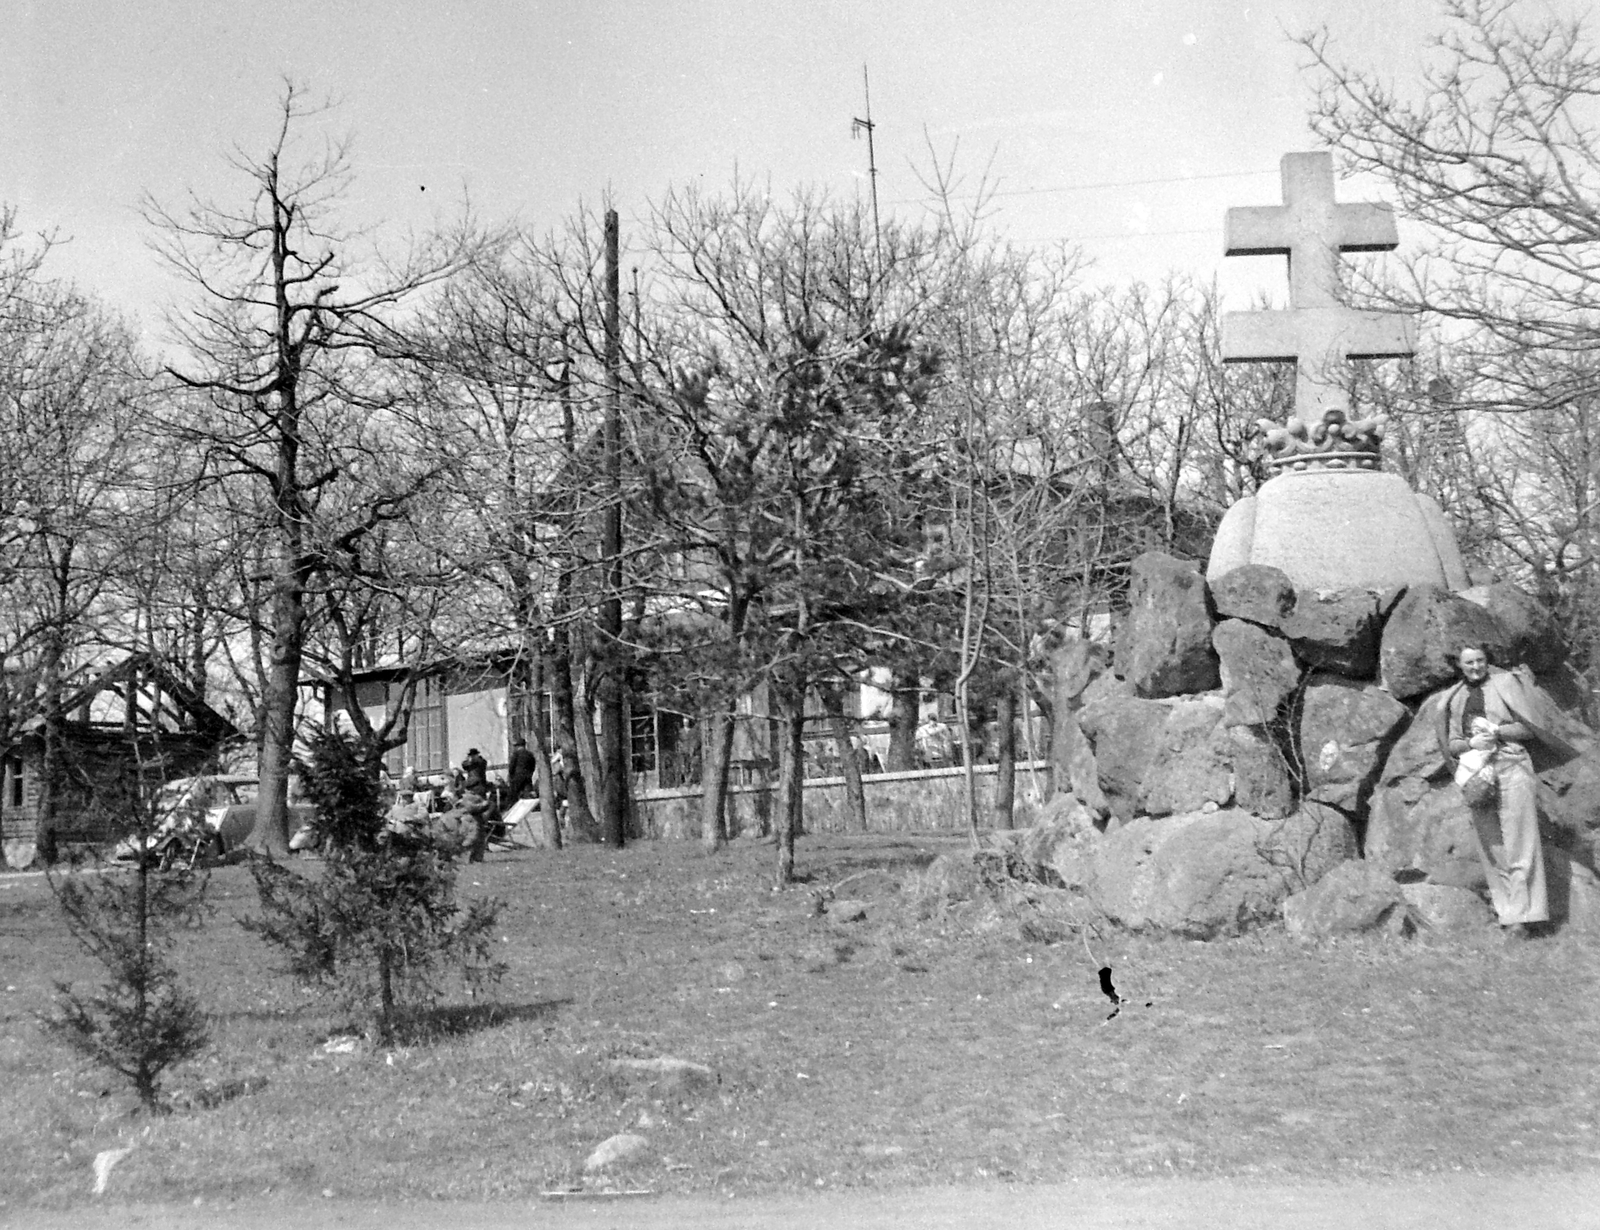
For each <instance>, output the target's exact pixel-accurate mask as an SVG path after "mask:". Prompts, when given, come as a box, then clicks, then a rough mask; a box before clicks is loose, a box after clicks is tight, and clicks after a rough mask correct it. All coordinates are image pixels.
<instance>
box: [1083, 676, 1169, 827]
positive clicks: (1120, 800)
mask: <svg viewBox="0 0 1600 1230" xmlns="http://www.w3.org/2000/svg"><path fill="white" fill-rule="evenodd" d="M1171 708H1172V702H1171V701H1159V700H1141V699H1139V698H1138V697H1133V696H1123V697H1118V696H1111V697H1108V698H1107V699H1105V700H1103V701H1096V702H1094V703H1091V704H1088V705H1085V706H1084V708H1083V709H1082V711H1081V712H1080V713H1079V714H1078V725H1079V726H1080V727H1082V729H1083V733H1084V735H1085V736H1086V737H1087V738H1088V740H1089V745H1090V749H1091V750H1092V751H1093V753H1094V768H1095V779H1096V785H1097V787H1098V789H1099V790H1100V791H1101V793H1102V795H1103V797H1104V798H1105V801H1106V806H1107V808H1108V809H1109V810H1110V811H1111V813H1112V814H1113V815H1115V816H1116V817H1117V818H1118V819H1121V820H1128V819H1131V818H1132V817H1133V816H1134V815H1135V814H1136V813H1137V811H1138V807H1139V787H1140V784H1141V783H1142V782H1143V781H1144V775H1145V771H1146V770H1147V769H1149V767H1150V764H1151V762H1152V761H1154V760H1155V758H1156V754H1157V753H1158V752H1159V751H1160V750H1161V746H1162V732H1163V730H1164V728H1165V726H1166V722H1167V714H1168V712H1169V711H1170V710H1171Z"/></svg>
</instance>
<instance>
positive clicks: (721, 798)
mask: <svg viewBox="0 0 1600 1230" xmlns="http://www.w3.org/2000/svg"><path fill="white" fill-rule="evenodd" d="M702 721H703V723H704V725H703V728H702V734H701V738H702V739H703V740H704V742H703V743H702V745H701V754H700V766H701V767H700V844H701V846H703V847H704V848H705V849H706V850H707V851H708V852H709V851H712V850H718V849H720V848H721V847H722V846H723V844H724V843H725V842H726V841H727V840H728V823H727V815H728V759H729V757H730V756H732V755H733V715H732V714H731V713H729V712H728V711H727V710H726V709H724V708H723V707H722V706H721V705H715V706H712V707H709V708H707V710H706V712H705V717H704V718H703V719H702Z"/></svg>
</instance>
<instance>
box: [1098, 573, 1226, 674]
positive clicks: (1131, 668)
mask: <svg viewBox="0 0 1600 1230" xmlns="http://www.w3.org/2000/svg"><path fill="white" fill-rule="evenodd" d="M1128 601H1129V610H1128V614H1127V617H1126V618H1125V619H1124V620H1123V621H1122V626H1121V628H1120V629H1119V630H1118V633H1117V640H1116V656H1115V660H1114V662H1115V667H1116V672H1117V674H1119V675H1121V676H1122V677H1123V678H1124V679H1126V680H1128V681H1129V682H1130V683H1132V684H1133V686H1134V690H1135V691H1136V692H1137V693H1138V694H1139V695H1140V696H1145V697H1152V698H1159V697H1164V696H1181V695H1184V694H1186V693H1190V692H1204V691H1208V690H1209V689H1211V688H1214V687H1216V686H1217V684H1218V682H1219V680H1218V676H1217V660H1216V657H1215V656H1214V655H1213V654H1212V652H1211V615H1210V612H1209V610H1208V609H1207V606H1206V587H1205V581H1204V580H1203V579H1202V578H1201V575H1200V568H1199V565H1197V564H1193V563H1190V562H1189V561H1187V560H1180V559H1176V558H1174V557H1173V556H1170V555H1165V554H1163V553H1161V552H1159V551H1147V552H1145V554H1143V555H1141V556H1139V558H1138V559H1136V560H1134V561H1133V582H1132V585H1131V587H1130V589H1129V593H1128Z"/></svg>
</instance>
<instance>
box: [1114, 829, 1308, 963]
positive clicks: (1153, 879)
mask: <svg viewBox="0 0 1600 1230" xmlns="http://www.w3.org/2000/svg"><path fill="white" fill-rule="evenodd" d="M1280 827H1281V826H1278V825H1275V824H1274V823H1273V822H1271V821H1267V820H1262V819H1259V818H1258V817H1256V816H1252V815H1251V814H1249V813H1248V812H1244V811H1239V810H1237V809H1234V808H1228V809H1225V810H1221V811H1215V812H1190V813H1187V814H1185V815H1181V816H1171V817H1168V818H1166V819H1162V820H1150V819H1140V820H1134V821H1133V822H1132V823H1130V824H1126V825H1124V826H1123V827H1122V828H1120V829H1118V830H1117V831H1116V832H1114V833H1110V834H1107V835H1106V836H1104V837H1101V838H1100V840H1099V848H1098V853H1097V857H1096V859H1095V876H1094V887H1093V897H1094V900H1095V903H1096V904H1097V905H1098V906H1099V908H1100V909H1101V910H1102V911H1103V912H1104V913H1105V914H1106V916H1107V917H1108V918H1110V919H1111V920H1112V921H1113V922H1115V923H1117V924H1119V925H1121V926H1123V927H1127V928H1129V929H1130V930H1135V931H1146V930H1148V931H1165V932H1171V933H1174V934H1178V935H1186V936H1190V937H1192V938H1195V939H1211V938H1213V937H1214V936H1219V935H1237V934H1238V933H1239V932H1241V931H1243V930H1245V929H1246V928H1248V927H1251V926H1253V925H1255V924H1257V923H1261V922H1265V921H1267V920H1268V919H1271V918H1274V917H1276V916H1277V913H1278V907H1279V904H1280V903H1281V902H1282V901H1283V898H1284V897H1285V896H1286V895H1287V894H1288V892H1289V891H1290V889H1291V888H1292V887H1293V885H1294V881H1293V878H1292V876H1291V875H1290V873H1289V871H1288V870H1287V868H1286V867H1285V866H1284V862H1285V860H1284V857H1283V854H1282V851H1281V848H1280V847H1279V846H1278V845H1277V844H1276V843H1277V842H1278V841H1279V833H1278V831H1277V830H1278V829H1279V828H1280Z"/></svg>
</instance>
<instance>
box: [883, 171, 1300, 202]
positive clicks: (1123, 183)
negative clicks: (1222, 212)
mask: <svg viewBox="0 0 1600 1230" xmlns="http://www.w3.org/2000/svg"><path fill="white" fill-rule="evenodd" d="M1277 174H1278V168H1277V167H1272V168H1271V169H1270V170H1262V171H1213V172H1210V173H1209V174H1206V175H1160V176H1156V177H1154V178H1152V179H1110V180H1105V181H1104V182H1102V183H1097V184H1059V185H1057V186H1055V187H1051V188H1010V189H1006V190H1003V191H995V192H988V193H984V194H983V195H984V196H985V197H1000V196H1043V195H1046V194H1049V193H1055V192H1094V191H1098V190H1100V189H1102V188H1144V187H1148V186H1150V185H1151V184H1188V183H1193V182H1195V181H1196V180H1202V179H1248V178H1250V177H1252V176H1256V175H1277ZM971 195H972V196H976V195H978V194H976V193H973V194H971ZM926 199H927V198H925V197H903V198H900V199H899V200H896V201H893V202H891V204H894V205H920V204H921V203H922V202H923V201H924V200H926ZM962 199H964V200H965V199H970V198H969V197H963V198H962Z"/></svg>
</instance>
